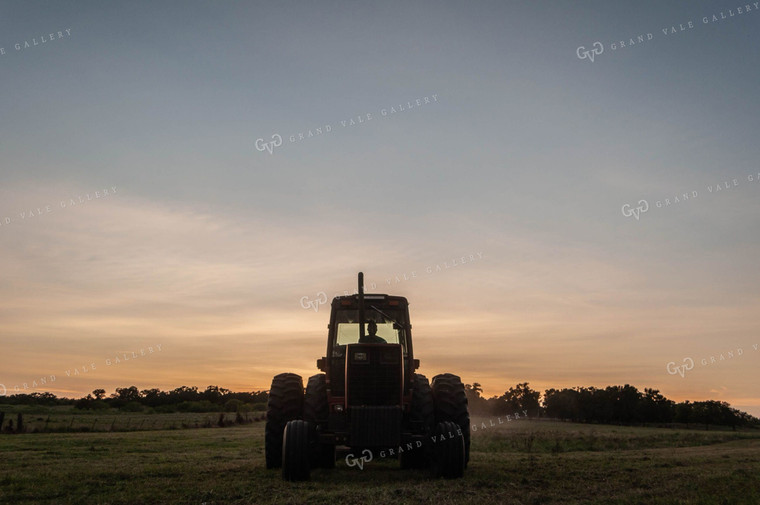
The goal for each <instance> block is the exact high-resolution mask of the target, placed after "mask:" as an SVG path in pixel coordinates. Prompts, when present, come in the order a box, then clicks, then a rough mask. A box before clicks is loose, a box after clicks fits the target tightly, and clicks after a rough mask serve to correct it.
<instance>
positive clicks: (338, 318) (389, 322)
mask: <svg viewBox="0 0 760 505" xmlns="http://www.w3.org/2000/svg"><path fill="white" fill-rule="evenodd" d="M364 319H365V322H364V332H365V334H366V335H369V334H370V332H369V330H368V326H370V325H369V324H368V323H369V322H370V321H374V322H375V324H376V325H377V336H378V337H380V338H382V339H383V340H385V342H386V343H387V344H401V345H402V346H403V347H404V353H405V354H406V333H405V332H406V325H407V323H406V315H405V314H404V313H403V311H401V310H392V309H388V308H386V307H383V308H378V307H375V306H373V305H372V304H367V307H366V308H365V311H364ZM335 325H336V331H335V345H346V344H356V343H358V342H359V311H358V310H351V309H344V310H338V311H337V313H336V314H335Z"/></svg>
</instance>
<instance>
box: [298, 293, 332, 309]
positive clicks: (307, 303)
mask: <svg viewBox="0 0 760 505" xmlns="http://www.w3.org/2000/svg"><path fill="white" fill-rule="evenodd" d="M326 303H327V293H325V292H324V291H320V292H319V293H317V297H316V298H315V299H314V300H309V297H308V296H302V297H301V307H303V308H304V309H309V308H311V309H314V312H318V311H319V306H320V305H324V304H326Z"/></svg>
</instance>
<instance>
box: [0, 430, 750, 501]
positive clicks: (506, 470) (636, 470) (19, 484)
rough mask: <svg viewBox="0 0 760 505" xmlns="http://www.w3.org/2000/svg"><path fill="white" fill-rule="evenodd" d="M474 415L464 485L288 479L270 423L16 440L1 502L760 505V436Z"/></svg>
mask: <svg viewBox="0 0 760 505" xmlns="http://www.w3.org/2000/svg"><path fill="white" fill-rule="evenodd" d="M492 422H493V426H491V424H492ZM474 423H478V431H476V432H473V433H472V454H471V461H470V466H469V468H468V470H467V471H466V474H465V478H464V479H459V480H450V481H447V480H443V479H434V478H432V477H431V476H430V475H429V474H428V473H427V472H426V471H422V470H416V471H403V470H400V469H399V465H398V462H397V461H396V460H392V459H379V458H376V459H374V460H373V461H371V462H368V463H366V464H365V466H364V470H360V469H359V468H358V467H348V466H347V465H346V462H345V460H344V459H339V460H338V463H337V467H336V469H334V470H314V471H313V472H312V480H311V481H309V482H304V483H287V482H284V481H282V480H281V478H280V472H279V471H275V470H266V469H265V467H264V454H263V452H264V424H263V423H255V424H251V425H244V426H236V427H232V428H216V429H197V430H196V429H188V430H179V431H141V432H113V433H42V434H26V435H3V436H0V450H2V456H0V457H2V462H0V503H1V504H27V503H29V504H31V503H35V504H36V503H55V504H59V503H60V504H69V503H77V504H79V503H83V504H153V503H156V504H159V503H167V504H196V505H202V504H206V505H217V504H218V505H221V504H248V503H256V504H266V503H292V504H329V505H341V504H354V503H398V504H405V503H430V504H453V503H463V504H473V505H475V504H477V505H484V504H491V503H493V504H520V505H527V504H531V505H538V504H599V505H601V504H624V503H626V504H627V503H636V504H638V503H642V504H644V503H647V504H648V503H651V504H705V505H708V504H709V505H713V504H715V505H717V504H758V503H760V433H756V432H731V431H697V430H671V429H656V428H631V427H618V426H600V425H580V424H571V423H555V422H539V421H525V420H520V421H511V422H505V423H503V424H501V425H499V424H498V421H497V419H496V418H494V419H480V418H477V419H473V424H474ZM481 423H485V425H486V427H485V428H483V427H482V424H481Z"/></svg>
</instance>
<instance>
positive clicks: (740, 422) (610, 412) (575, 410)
mask: <svg viewBox="0 0 760 505" xmlns="http://www.w3.org/2000/svg"><path fill="white" fill-rule="evenodd" d="M482 392H483V388H482V387H481V385H480V384H478V383H477V382H476V383H473V384H465V394H466V395H467V399H468V401H469V405H470V413H473V414H481V415H496V416H501V415H510V414H512V413H515V412H517V413H519V414H520V416H522V415H523V412H528V416H529V417H547V418H554V419H560V420H563V421H572V422H581V423H600V424H645V423H650V424H670V423H682V424H686V425H690V424H698V425H704V426H705V428H708V427H709V426H710V425H719V426H731V427H732V428H734V429H736V428H737V427H757V428H760V419H758V418H756V417H754V416H752V415H750V414H748V413H746V412H742V411H740V410H738V409H735V408H732V407H731V406H730V405H729V404H728V403H726V402H719V401H715V400H708V401H701V402H691V401H688V400H687V401H684V402H680V403H676V402H675V401H673V400H669V399H667V398H665V396H663V395H662V394H661V393H660V392H659V391H658V390H656V389H650V388H645V389H644V391H643V392H642V391H639V390H638V389H637V388H635V387H634V386H631V385H629V384H626V385H625V386H607V387H606V388H604V389H601V388H595V387H574V388H564V389H553V388H552V389H547V390H546V391H545V392H544V393H543V395H542V394H541V393H539V392H538V391H535V390H533V389H531V387H530V386H529V385H528V383H527V382H523V383H520V384H517V385H516V386H513V387H510V388H509V389H508V390H507V391H505V392H504V394H502V395H500V396H493V397H491V398H484V397H483V396H482Z"/></svg>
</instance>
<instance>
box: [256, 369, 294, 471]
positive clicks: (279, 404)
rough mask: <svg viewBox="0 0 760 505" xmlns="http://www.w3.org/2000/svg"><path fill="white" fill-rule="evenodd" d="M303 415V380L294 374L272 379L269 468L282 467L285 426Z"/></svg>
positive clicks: (267, 438) (267, 437)
mask: <svg viewBox="0 0 760 505" xmlns="http://www.w3.org/2000/svg"><path fill="white" fill-rule="evenodd" d="M302 414H303V380H302V379H301V376H300V375H296V374H294V373H281V374H279V375H276V376H275V377H274V379H272V387H271V388H270V389H269V400H268V401H267V423H266V427H265V429H264V431H265V438H264V453H265V456H266V464H267V468H279V467H281V466H282V441H283V433H284V431H285V426H286V425H287V424H288V422H290V421H292V420H294V419H300V418H301V416H302Z"/></svg>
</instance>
